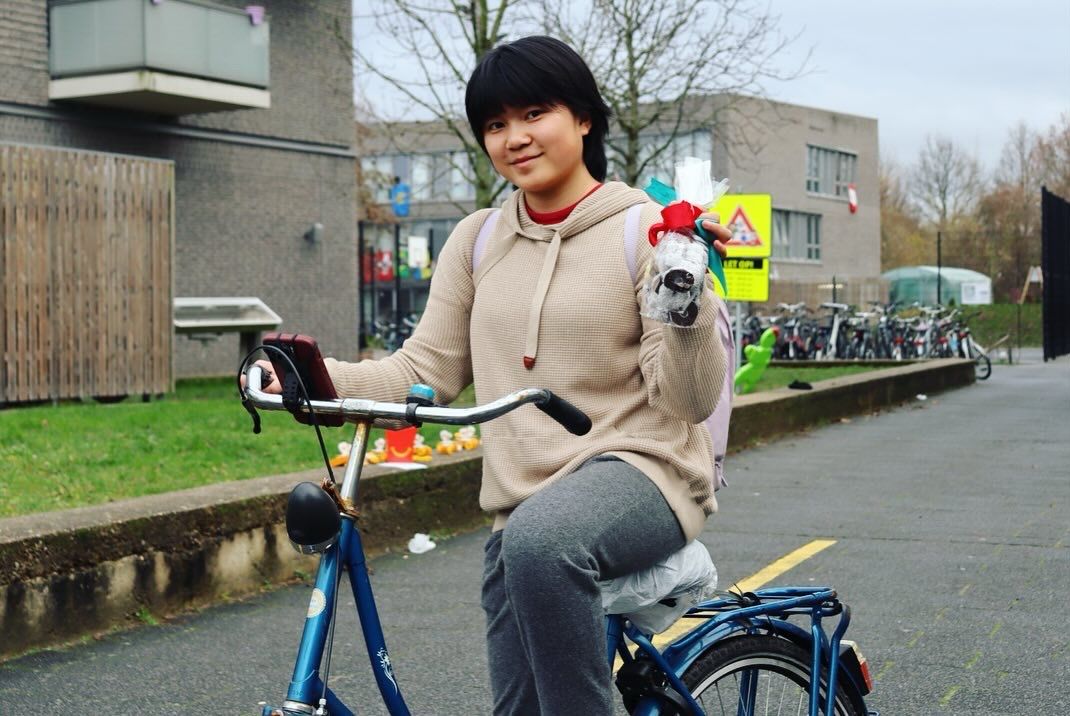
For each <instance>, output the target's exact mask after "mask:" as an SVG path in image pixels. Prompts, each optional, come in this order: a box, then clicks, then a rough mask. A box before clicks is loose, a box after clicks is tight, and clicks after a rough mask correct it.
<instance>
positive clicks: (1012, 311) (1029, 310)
mask: <svg viewBox="0 0 1070 716" xmlns="http://www.w3.org/2000/svg"><path fill="white" fill-rule="evenodd" d="M963 310H964V311H965V312H966V315H967V316H970V318H969V320H968V321H967V323H969V325H970V332H971V333H973V335H974V337H976V338H977V341H978V342H979V343H980V344H981V345H983V346H986V347H987V346H990V345H992V344H993V343H994V342H996V341H998V340H999V339H1000V338H1002V337H1003V336H1006V335H1010V337H1011V338H1010V341H1009V343H1010V344H1011V345H1012V346H1017V345H1018V305H1017V304H1014V303H994V304H992V305H991V306H963ZM975 314H976V315H975ZM1042 315H1043V311H1042V310H1041V305H1040V304H1039V303H1026V304H1023V305H1022V340H1021V344H1022V345H1023V346H1039V345H1043V343H1044V327H1043V325H1042V323H1041V321H1042Z"/></svg>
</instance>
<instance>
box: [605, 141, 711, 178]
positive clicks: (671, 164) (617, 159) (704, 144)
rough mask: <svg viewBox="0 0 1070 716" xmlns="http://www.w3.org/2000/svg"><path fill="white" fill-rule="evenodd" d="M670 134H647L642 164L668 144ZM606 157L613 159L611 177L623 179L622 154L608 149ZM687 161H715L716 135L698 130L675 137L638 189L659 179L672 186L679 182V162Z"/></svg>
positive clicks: (642, 145)
mask: <svg viewBox="0 0 1070 716" xmlns="http://www.w3.org/2000/svg"><path fill="white" fill-rule="evenodd" d="M668 138H669V135H668V134H644V135H642V136H641V137H640V138H639V141H640V146H639V163H640V165H641V164H642V163H643V162H644V161H646V160H647V159H648V158H649V157H650V156H651V155H652V154H653V153H654V150H655V149H657V148H658V147H660V146H661V145H663V144H664V143H665V142H666V140H668ZM606 150H607V151H606V154H607V156H608V159H609V175H610V176H611V177H612V176H614V175H617V176H620V177H621V178H623V173H624V161H623V158H622V157H621V156H620V154H618V153H616V152H614V151H613V150H612V149H610V148H609V147H608V146H607V147H606ZM684 157H698V158H699V159H712V158H713V135H712V133H711V132H710V130H709V129H698V130H695V131H693V132H687V133H681V134H678V135H676V136H675V137H673V140H672V142H671V143H670V144H669V146H668V147H666V148H665V149H664V150H663V151H662V153H661V154H660V155H659V156H658V158H657V159H655V160H654V161H653V162H651V163H650V164H648V165H647V166H646V168H645V169H644V170H643V173H642V174H641V175H640V177H639V183H638V186H639V187H640V188H642V187H644V186H646V184H647V182H648V181H650V178H651V177H657V178H658V179H660V180H661V181H663V182H665V183H667V184H672V183H673V182H674V181H676V176H675V173H676V162H677V161H679V160H681V159H683V158H684Z"/></svg>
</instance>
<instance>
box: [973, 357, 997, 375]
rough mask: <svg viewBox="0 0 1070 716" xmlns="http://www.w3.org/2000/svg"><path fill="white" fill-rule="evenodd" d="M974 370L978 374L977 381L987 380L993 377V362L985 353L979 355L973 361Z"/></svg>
mask: <svg viewBox="0 0 1070 716" xmlns="http://www.w3.org/2000/svg"><path fill="white" fill-rule="evenodd" d="M973 368H974V371H975V372H976V373H977V380H985V379H987V378H988V376H990V375H992V361H991V360H989V358H988V356H986V355H985V354H984V353H978V354H977V357H976V358H974V359H973Z"/></svg>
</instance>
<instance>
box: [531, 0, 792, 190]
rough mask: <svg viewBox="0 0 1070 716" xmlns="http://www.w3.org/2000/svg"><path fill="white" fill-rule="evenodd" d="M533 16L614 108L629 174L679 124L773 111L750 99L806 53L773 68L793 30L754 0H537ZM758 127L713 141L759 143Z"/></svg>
mask: <svg viewBox="0 0 1070 716" xmlns="http://www.w3.org/2000/svg"><path fill="white" fill-rule="evenodd" d="M533 20H537V21H538V22H539V23H540V24H541V27H542V28H543V31H544V32H546V33H547V34H551V35H555V36H557V37H560V38H561V39H562V40H564V41H566V42H568V43H569V44H570V45H572V46H573V47H574V48H575V49H576V51H577V52H579V53H580V55H582V56H583V57H584V59H585V60H587V62H588V64H589V65H590V67H591V70H592V72H593V73H594V75H595V79H596V80H597V81H598V84H599V86H600V88H601V90H602V93H603V95H604V97H605V99H606V102H607V103H608V104H609V106H610V108H611V109H612V110H613V113H614V115H615V117H616V123H617V130H618V131H611V133H610V136H609V137H608V139H607V145H608V149H609V152H610V159H611V162H612V163H613V164H615V165H616V168H617V170H618V171H619V173H620V178H621V179H623V180H624V181H626V182H628V183H630V184H636V183H638V181H639V179H640V177H641V176H642V175H643V174H644V172H646V171H647V170H648V169H649V168H651V167H652V166H655V165H656V164H657V163H658V162H659V160H660V159H662V158H663V157H664V156H665V155H666V153H668V152H671V150H672V147H673V143H674V141H675V140H676V139H677V138H678V137H680V136H681V135H683V134H685V133H688V132H691V131H694V130H696V129H700V128H701V129H710V128H712V127H713V126H717V129H718V131H720V132H724V131H727V128H728V126H729V125H730V124H735V125H739V126H745V127H752V128H753V127H754V125H755V124H756V123H757V122H761V121H765V122H768V121H771V120H772V121H775V118H776V115H775V113H770V112H767V111H764V110H765V109H768V103H766V102H758V103H756V102H754V101H748V100H753V99H755V98H758V99H760V100H761V99H764V98H765V96H766V89H765V84H766V83H767V82H769V81H771V80H788V79H793V78H796V77H798V76H800V75H801V74H802V73H803V72H804V71H805V67H806V64H807V63H808V61H809V54H808V55H807V56H806V58H805V59H804V60H803V61H802V62H801V63H800V65H799V67H797V68H795V69H794V70H789V71H782V70H781V69H780V68H778V66H777V61H778V60H780V58H781V53H782V52H783V51H784V50H785V48H786V47H788V45H790V44H791V43H792V42H793V41H794V40H795V39H796V38H795V37H785V36H783V35H782V34H781V33H780V32H779V31H778V29H777V25H778V22H779V18H778V17H777V16H775V15H772V14H770V13H769V12H768V10H765V9H762V8H761V7H759V6H758V5H757V4H756V3H755V2H753V1H752V0H662V1H661V2H651V1H650V0H589V2H586V3H577V2H575V1H574V0H540V4H539V5H538V17H535V18H533ZM733 115H734V116H733ZM729 117H732V119H733V122H732V123H728V122H720V121H719V120H723V119H728V118H729ZM760 117H764V119H759V118H760ZM760 135H761V132H760V131H758V132H754V131H750V132H748V131H741V132H739V133H738V135H737V136H735V137H732V138H728V137H725V136H721V137H719V142H720V143H721V144H722V145H723V146H725V147H726V148H731V147H733V146H736V145H741V144H742V145H746V147H747V148H749V149H750V150H752V151H757V149H758V145H757V144H756V142H758V141H760V140H759V139H758V138H759V137H760ZM669 179H671V177H669Z"/></svg>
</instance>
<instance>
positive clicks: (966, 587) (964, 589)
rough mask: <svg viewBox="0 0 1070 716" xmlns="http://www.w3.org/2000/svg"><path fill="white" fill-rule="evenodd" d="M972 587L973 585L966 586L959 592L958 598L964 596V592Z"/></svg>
mask: <svg viewBox="0 0 1070 716" xmlns="http://www.w3.org/2000/svg"><path fill="white" fill-rule="evenodd" d="M972 587H973V584H966V585H965V586H964V587H963V588H962V589H960V590H959V596H960V597H964V596H966V592H968V591H970V589H971V588H972Z"/></svg>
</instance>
